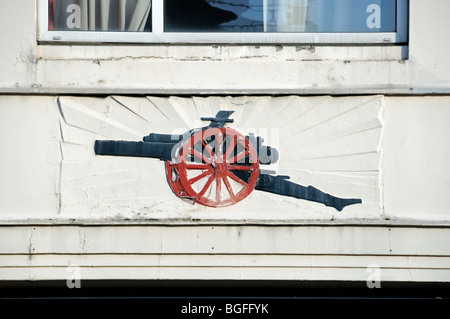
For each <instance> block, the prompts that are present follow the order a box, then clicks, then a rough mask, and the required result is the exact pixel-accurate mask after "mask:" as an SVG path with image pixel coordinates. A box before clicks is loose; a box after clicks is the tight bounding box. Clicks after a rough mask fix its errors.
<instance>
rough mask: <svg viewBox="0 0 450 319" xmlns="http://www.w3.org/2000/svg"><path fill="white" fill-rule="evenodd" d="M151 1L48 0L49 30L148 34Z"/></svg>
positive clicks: (149, 29)
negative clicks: (145, 32) (139, 32)
mask: <svg viewBox="0 0 450 319" xmlns="http://www.w3.org/2000/svg"><path fill="white" fill-rule="evenodd" d="M151 7H152V6H151V0H49V23H48V27H49V30H56V31H134V32H137V31H151V23H152V22H151Z"/></svg>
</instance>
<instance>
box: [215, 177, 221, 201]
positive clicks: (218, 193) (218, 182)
mask: <svg viewBox="0 0 450 319" xmlns="http://www.w3.org/2000/svg"><path fill="white" fill-rule="evenodd" d="M216 201H217V202H221V201H222V179H221V178H220V177H219V178H217V179H216Z"/></svg>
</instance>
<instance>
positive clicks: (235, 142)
mask: <svg viewBox="0 0 450 319" xmlns="http://www.w3.org/2000/svg"><path fill="white" fill-rule="evenodd" d="M236 144H237V136H236V135H234V136H233V138H232V139H231V143H230V145H228V147H227V150H226V151H225V155H224V156H223V159H224V160H225V162H226V161H227V160H228V158H229V157H230V155H231V152H233V151H234V147H235V146H236Z"/></svg>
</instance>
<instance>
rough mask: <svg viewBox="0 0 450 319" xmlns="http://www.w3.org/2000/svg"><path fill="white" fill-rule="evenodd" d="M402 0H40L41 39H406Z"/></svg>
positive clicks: (404, 3)
mask: <svg viewBox="0 0 450 319" xmlns="http://www.w3.org/2000/svg"><path fill="white" fill-rule="evenodd" d="M407 11H408V1H407V0H41V1H40V30H41V32H40V40H42V41H68V42H78V41H82V42H91V41H97V42H143V43H145V42H147V43H405V42H406V40H407V15H408V14H407V13H408V12H407Z"/></svg>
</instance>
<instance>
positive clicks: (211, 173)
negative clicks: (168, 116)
mask: <svg viewBox="0 0 450 319" xmlns="http://www.w3.org/2000/svg"><path fill="white" fill-rule="evenodd" d="M166 173H167V180H168V182H169V185H170V187H171V188H172V190H173V191H174V193H175V194H176V195H177V196H179V197H181V198H188V199H191V200H193V201H194V202H195V203H199V204H202V205H204V206H209V207H224V206H229V205H233V204H235V203H237V202H239V201H241V200H242V199H244V198H245V197H247V196H248V195H249V194H250V193H251V192H252V191H253V189H254V188H255V184H256V180H257V178H258V176H259V159H258V155H257V152H256V149H255V148H254V147H253V145H252V144H251V143H250V142H249V140H248V139H247V138H246V137H245V136H243V135H242V134H240V133H239V132H237V131H236V130H233V129H231V128H224V127H219V128H208V129H205V130H201V131H198V132H196V133H194V134H192V136H190V137H189V138H188V139H186V140H185V141H184V142H183V143H182V146H181V147H180V150H179V154H178V158H177V161H176V162H166ZM243 176H245V178H243Z"/></svg>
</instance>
